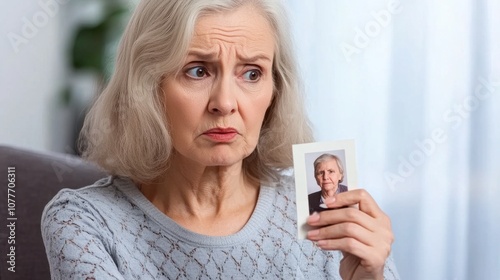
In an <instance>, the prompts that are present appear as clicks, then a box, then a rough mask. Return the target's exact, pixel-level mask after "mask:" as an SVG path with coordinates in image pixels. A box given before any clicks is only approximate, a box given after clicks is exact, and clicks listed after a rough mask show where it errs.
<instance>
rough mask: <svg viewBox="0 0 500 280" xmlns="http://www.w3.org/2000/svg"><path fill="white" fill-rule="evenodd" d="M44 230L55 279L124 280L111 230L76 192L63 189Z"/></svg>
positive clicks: (46, 216)
mask: <svg viewBox="0 0 500 280" xmlns="http://www.w3.org/2000/svg"><path fill="white" fill-rule="evenodd" d="M41 230H42V237H43V242H44V244H45V250H46V253H47V258H48V260H49V265H50V272H51V276H52V279H123V276H122V275H121V274H120V272H119V270H118V268H117V266H116V263H115V261H114V260H113V257H112V253H111V252H112V251H113V249H112V248H113V241H112V240H113V235H112V233H111V231H110V230H109V227H108V226H107V224H106V222H105V220H104V219H103V218H102V216H101V215H100V214H99V212H98V211H97V210H96V209H95V208H94V207H93V206H92V205H91V203H90V202H89V201H87V200H86V199H84V198H82V197H80V196H78V194H77V193H76V192H75V191H72V190H63V191H61V192H60V193H59V194H58V195H56V197H54V199H52V201H51V202H49V204H47V206H46V207H45V210H44V212H43V214H42V222H41Z"/></svg>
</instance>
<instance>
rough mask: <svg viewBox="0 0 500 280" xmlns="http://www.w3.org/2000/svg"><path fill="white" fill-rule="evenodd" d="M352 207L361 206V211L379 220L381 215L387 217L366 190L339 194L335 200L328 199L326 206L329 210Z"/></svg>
mask: <svg viewBox="0 0 500 280" xmlns="http://www.w3.org/2000/svg"><path fill="white" fill-rule="evenodd" d="M351 205H359V210H361V211H362V212H364V213H366V214H368V215H370V216H372V217H374V218H377V217H378V216H380V215H381V214H382V215H385V214H384V213H383V212H382V210H381V209H380V207H378V205H377V203H376V202H375V200H374V199H373V198H372V196H371V195H370V194H369V193H368V192H367V191H366V190H364V189H356V190H352V191H348V192H343V193H339V194H337V195H335V196H334V198H333V199H327V201H326V206H328V207H329V208H338V207H344V206H351Z"/></svg>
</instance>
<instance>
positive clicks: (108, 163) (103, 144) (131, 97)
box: [80, 0, 312, 183]
mask: <svg viewBox="0 0 500 280" xmlns="http://www.w3.org/2000/svg"><path fill="white" fill-rule="evenodd" d="M248 3H251V4H253V5H254V6H255V7H256V8H258V9H259V11H261V12H262V13H263V14H264V15H265V17H266V19H267V20H268V21H269V23H270V25H271V27H272V29H273V30H274V37H275V42H276V48H275V50H276V52H275V58H274V61H273V79H274V92H273V95H274V96H273V101H272V103H271V106H270V107H269V109H268V111H267V112H266V116H265V118H264V121H263V125H262V129H261V132H260V138H259V142H258V144H257V147H256V149H255V150H254V151H253V152H252V154H251V155H249V156H248V157H247V158H245V159H244V161H243V169H244V172H245V173H246V174H247V175H249V176H250V177H251V178H254V179H257V180H260V181H261V182H273V181H275V180H277V178H278V176H279V172H280V171H282V170H283V169H287V168H290V167H291V166H292V163H293V160H292V148H291V145H292V144H298V143H305V142H310V141H312V132H311V128H310V125H309V121H308V119H307V117H306V115H305V110H304V107H303V105H302V103H303V101H302V96H301V93H302V87H301V84H300V82H299V76H298V70H297V66H296V63H295V57H294V53H293V48H292V42H291V34H290V31H289V27H288V20H287V18H286V14H285V9H284V6H283V3H282V2H281V1H280V0H272V1H271V0H250V1H249V0H246V1H244V0H197V1H180V0H142V1H141V2H140V3H139V4H138V6H137V7H136V9H135V11H134V13H133V15H132V18H131V20H130V22H129V24H128V26H127V28H126V30H125V33H124V35H123V38H122V40H121V42H120V46H119V49H118V55H117V60H116V66H115V72H114V73H113V75H112V77H111V80H110V82H109V84H108V85H107V86H106V88H105V89H104V90H103V92H102V93H101V94H100V96H99V97H98V98H97V100H96V101H95V102H94V104H93V106H92V108H91V110H90V111H89V113H88V115H87V117H86V119H85V123H84V127H83V129H82V133H81V135H80V149H81V151H82V155H83V156H84V157H85V158H87V159H88V160H91V161H94V162H96V163H97V164H98V165H100V166H101V167H102V168H103V169H105V170H106V171H107V172H109V173H110V174H113V175H118V176H126V177H129V178H131V179H132V180H134V181H135V182H138V183H147V182H152V181H154V180H155V179H157V178H158V177H160V176H161V175H162V174H163V172H164V171H165V169H166V168H167V167H168V162H169V156H170V154H171V151H172V148H173V147H172V143H171V138H170V135H169V130H168V126H167V120H166V113H165V108H164V106H163V101H162V94H163V92H162V90H161V88H160V84H161V81H162V79H163V78H164V77H165V76H168V75H173V74H175V73H176V72H177V71H179V70H180V68H181V66H182V65H181V64H182V63H183V60H184V57H185V55H186V52H187V49H188V46H189V43H190V41H191V38H192V35H193V31H194V28H195V24H196V21H197V19H198V18H199V17H200V16H203V15H207V14H211V13H216V12H223V11H230V10H233V9H236V8H238V7H240V6H243V5H246V4H248Z"/></svg>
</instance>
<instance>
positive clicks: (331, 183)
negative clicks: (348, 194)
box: [314, 159, 342, 195]
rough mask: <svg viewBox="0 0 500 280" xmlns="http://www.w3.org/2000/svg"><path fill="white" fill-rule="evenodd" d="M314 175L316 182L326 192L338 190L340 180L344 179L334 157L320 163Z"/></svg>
mask: <svg viewBox="0 0 500 280" xmlns="http://www.w3.org/2000/svg"><path fill="white" fill-rule="evenodd" d="M314 175H315V177H316V183H318V186H320V187H321V190H322V191H323V192H325V193H330V192H333V193H334V192H335V191H337V188H338V185H339V182H340V181H341V180H342V174H341V173H340V169H339V166H338V164H337V162H336V161H335V160H333V159H331V160H327V161H323V162H320V163H318V165H317V166H316V170H315V174H314ZM332 195H333V194H332Z"/></svg>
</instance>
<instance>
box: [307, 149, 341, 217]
mask: <svg viewBox="0 0 500 280" xmlns="http://www.w3.org/2000/svg"><path fill="white" fill-rule="evenodd" d="M313 165H314V178H315V179H316V183H317V184H318V186H319V187H320V190H319V191H317V192H313V193H311V194H309V196H308V199H309V214H312V213H313V212H315V211H316V212H321V211H324V210H328V208H327V207H326V204H325V201H326V200H327V199H328V198H329V197H333V196H334V195H336V194H339V193H342V192H346V191H347V186H346V185H342V184H340V183H341V182H342V181H343V180H344V167H343V166H342V161H341V160H340V158H339V157H338V156H336V155H332V154H322V155H321V156H319V157H318V158H317V159H316V160H314V163H313Z"/></svg>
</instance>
